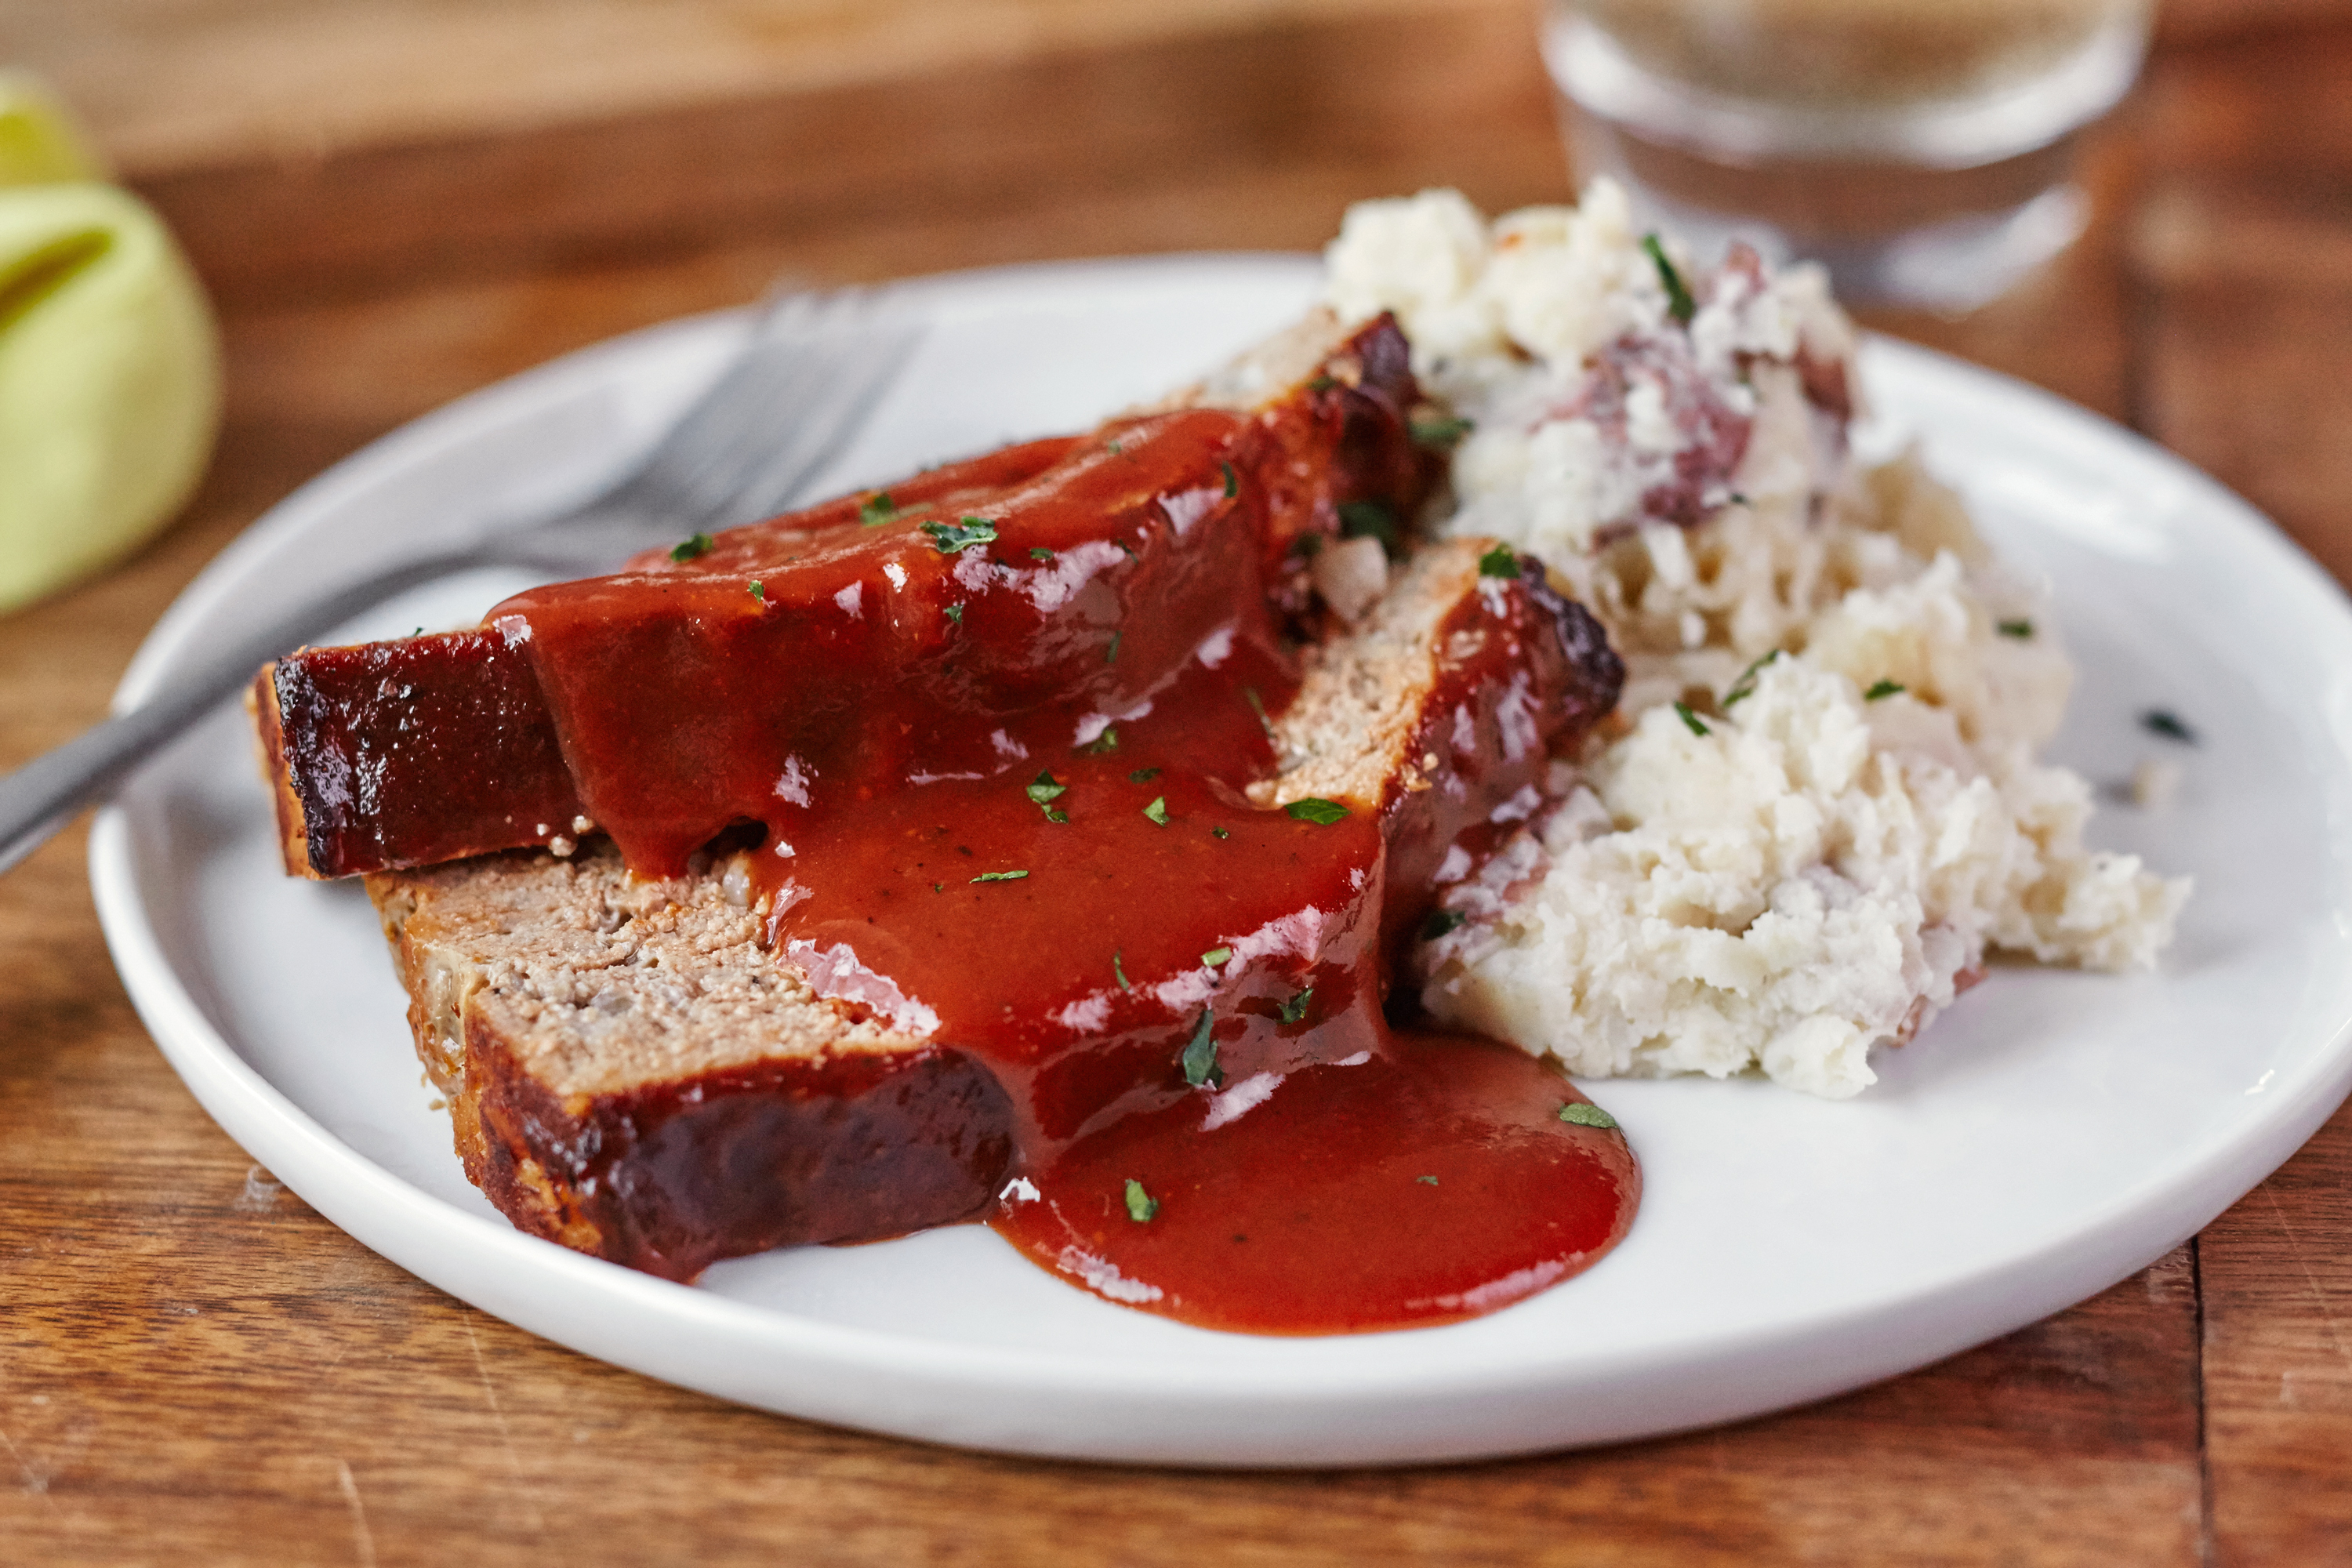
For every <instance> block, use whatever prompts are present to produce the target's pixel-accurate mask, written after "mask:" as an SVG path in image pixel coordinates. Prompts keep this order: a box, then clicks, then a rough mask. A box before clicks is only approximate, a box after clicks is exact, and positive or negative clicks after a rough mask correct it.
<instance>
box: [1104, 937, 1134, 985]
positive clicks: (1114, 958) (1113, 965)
mask: <svg viewBox="0 0 2352 1568" xmlns="http://www.w3.org/2000/svg"><path fill="white" fill-rule="evenodd" d="M1110 977H1111V978H1112V979H1113V980H1116V981H1118V988H1119V989H1120V990H1121V991H1132V990H1134V989H1135V987H1134V986H1132V985H1129V984H1128V983H1127V971H1126V970H1125V969H1124V968H1122V967H1120V965H1119V962H1118V949H1116V948H1114V949H1112V950H1111V955H1110Z"/></svg>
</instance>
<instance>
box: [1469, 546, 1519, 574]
mask: <svg viewBox="0 0 2352 1568" xmlns="http://www.w3.org/2000/svg"><path fill="white" fill-rule="evenodd" d="M1518 574H1519V557H1518V553H1517V552H1516V551H1514V550H1513V549H1512V548H1511V547H1510V546H1509V545H1507V544H1497V545H1496V546H1495V548H1494V549H1492V550H1489V551H1488V552H1486V554H1484V555H1481V556H1480V557H1478V575H1479V576H1481V577H1501V578H1504V579H1506V580H1512V581H1516V580H1517V577H1518Z"/></svg>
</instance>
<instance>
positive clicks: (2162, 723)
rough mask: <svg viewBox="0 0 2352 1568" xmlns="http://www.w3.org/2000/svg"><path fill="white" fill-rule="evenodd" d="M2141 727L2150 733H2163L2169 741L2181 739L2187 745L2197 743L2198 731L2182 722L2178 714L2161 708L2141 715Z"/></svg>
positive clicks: (2152, 709)
mask: <svg viewBox="0 0 2352 1568" xmlns="http://www.w3.org/2000/svg"><path fill="white" fill-rule="evenodd" d="M2139 727H2140V728H2141V729H2143V730H2146V731H2148V732H2149V733H2150V734H2154V735H2162V736H2163V737H2164V738H2165V739H2167V740H2168V741H2179V742H2180V743H2181V744H2183V745H2186V746H2193V745H2195V744H2196V743H2197V731H2194V730H2191V729H2190V728H2189V726H2188V725H2186V724H2184V723H2182V722H2181V721H2180V720H2179V716H2178V715H2176V714H2172V713H2168V712H2166V711H2165V710H2163V709H2161V708H2151V709H2149V710H2147V712H2145V713H2143V714H2141V715H2140V716H2139Z"/></svg>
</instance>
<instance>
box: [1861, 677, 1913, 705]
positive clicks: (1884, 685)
mask: <svg viewBox="0 0 2352 1568" xmlns="http://www.w3.org/2000/svg"><path fill="white" fill-rule="evenodd" d="M1908 690H1910V688H1909V687H1907V686H1906V685H1904V684H1903V683H1902V682H1901V681H1899V680H1878V681H1873V682H1872V683H1871V687H1870V689H1869V690H1867V691H1865V692H1864V693H1863V694H1862V700H1864V702H1875V701H1877V700H1879V699H1881V698H1883V697H1893V696H1895V694H1897V693H1898V692H1904V691H1908Z"/></svg>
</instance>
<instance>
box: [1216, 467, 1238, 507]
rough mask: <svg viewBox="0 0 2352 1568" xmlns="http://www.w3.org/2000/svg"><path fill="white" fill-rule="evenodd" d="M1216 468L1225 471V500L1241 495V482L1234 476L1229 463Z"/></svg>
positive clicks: (1232, 468)
mask: <svg viewBox="0 0 2352 1568" xmlns="http://www.w3.org/2000/svg"><path fill="white" fill-rule="evenodd" d="M1217 467H1219V468H1223V469H1224V470H1225V499H1226V500H1233V499H1234V497H1235V496H1237V495H1239V494H1241V493H1242V482H1241V480H1240V479H1238V478H1236V477H1235V476H1234V466H1233V465H1232V464H1231V463H1219V464H1218V465H1217Z"/></svg>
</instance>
